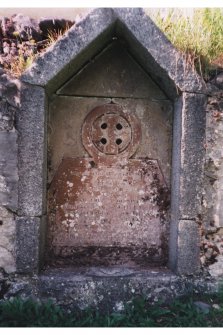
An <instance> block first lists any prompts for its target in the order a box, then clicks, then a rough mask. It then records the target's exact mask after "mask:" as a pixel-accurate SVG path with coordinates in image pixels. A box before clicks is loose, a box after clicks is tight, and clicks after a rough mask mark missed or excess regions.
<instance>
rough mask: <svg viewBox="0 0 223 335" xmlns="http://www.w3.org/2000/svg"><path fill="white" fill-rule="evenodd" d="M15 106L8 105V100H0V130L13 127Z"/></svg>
mask: <svg viewBox="0 0 223 335" xmlns="http://www.w3.org/2000/svg"><path fill="white" fill-rule="evenodd" d="M15 113H16V108H14V107H12V106H10V105H9V104H8V102H6V101H3V100H2V101H1V100H0V131H2V130H7V131H9V130H12V129H13V128H14V118H15Z"/></svg>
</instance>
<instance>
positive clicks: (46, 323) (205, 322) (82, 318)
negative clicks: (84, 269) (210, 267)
mask: <svg viewBox="0 0 223 335" xmlns="http://www.w3.org/2000/svg"><path fill="white" fill-rule="evenodd" d="M204 298H205V301H206V302H208V303H209V304H210V306H212V305H213V303H214V302H215V303H217V304H218V306H219V309H214V308H213V307H211V308H210V311H209V313H208V314H205V313H204V312H202V311H199V310H197V308H196V306H195V305H194V299H196V297H184V298H182V299H178V300H175V301H174V302H173V303H171V304H162V303H157V304H155V305H151V304H149V303H148V302H147V301H146V300H145V299H144V298H141V297H139V298H137V299H135V300H133V302H132V303H129V304H128V305H127V306H126V308H125V310H124V311H123V312H121V313H106V314H100V313H99V312H98V311H95V310H90V309H89V310H85V311H80V310H76V311H74V312H72V313H68V312H65V311H64V310H62V309H61V308H60V307H58V306H56V305H54V304H53V303H52V302H50V301H48V302H47V303H37V302H34V301H32V300H30V299H29V300H21V299H17V298H16V299H14V300H10V301H4V302H2V303H1V304H0V327H223V294H222V293H221V294H218V295H217V296H206V297H203V299H202V300H203V301H204Z"/></svg>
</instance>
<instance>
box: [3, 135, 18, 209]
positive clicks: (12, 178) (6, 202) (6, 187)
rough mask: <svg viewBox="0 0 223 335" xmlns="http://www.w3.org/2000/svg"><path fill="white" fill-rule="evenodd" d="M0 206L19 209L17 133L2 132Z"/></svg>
mask: <svg viewBox="0 0 223 335" xmlns="http://www.w3.org/2000/svg"><path fill="white" fill-rule="evenodd" d="M0 143H1V145H0V204H1V205H3V206H7V207H8V208H10V209H11V210H13V211H16V210H17V207H18V168H17V132H16V131H11V132H8V131H1V132H0Z"/></svg>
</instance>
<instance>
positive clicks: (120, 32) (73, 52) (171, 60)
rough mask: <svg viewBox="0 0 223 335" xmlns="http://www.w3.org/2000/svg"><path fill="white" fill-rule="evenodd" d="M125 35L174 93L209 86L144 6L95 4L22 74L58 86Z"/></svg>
mask: <svg viewBox="0 0 223 335" xmlns="http://www.w3.org/2000/svg"><path fill="white" fill-rule="evenodd" d="M114 38H117V39H120V38H121V39H123V40H125V41H126V43H127V48H128V51H129V52H130V54H131V55H132V56H133V57H134V58H135V59H136V60H137V61H138V63H139V64H140V65H141V66H142V68H143V69H144V70H145V71H146V72H147V73H148V74H149V75H150V76H151V77H152V79H153V80H154V81H155V82H156V84H157V85H158V86H159V87H160V88H161V89H162V90H163V91H164V92H165V93H166V95H167V96H168V97H169V98H171V99H175V97H176V96H177V95H178V93H179V92H181V91H184V92H206V88H205V84H204V82H203V81H202V80H201V78H200V77H199V76H198V74H197V73H195V71H194V70H193V69H192V68H191V67H190V65H189V64H187V63H186V61H185V59H184V58H183V56H182V55H181V54H180V53H179V52H178V51H177V50H176V49H175V48H174V47H173V45H172V44H171V43H170V41H169V40H168V39H167V38H166V37H165V35H164V34H163V33H162V32H161V31H160V30H159V28H158V27H157V26H156V25H155V24H154V23H153V21H152V20H151V19H150V18H149V17H148V16H147V14H146V13H145V12H144V10H143V9H137V8H121V9H109V8H104V9H95V10H93V11H91V12H90V13H89V14H88V15H87V16H86V17H85V18H83V19H82V20H81V21H79V22H78V23H77V24H76V25H74V26H73V27H71V28H70V30H69V31H68V32H67V34H66V35H65V36H64V37H63V38H61V39H60V40H58V41H57V42H56V43H55V44H54V45H52V46H51V47H50V48H49V49H48V51H47V52H46V53H44V54H43V55H41V56H40V57H39V58H38V59H37V60H36V62H34V63H33V65H32V66H31V67H30V68H29V69H28V70H27V71H26V72H25V73H24V74H23V75H22V76H21V80H22V81H24V82H27V83H30V84H33V85H39V86H42V87H46V88H47V90H48V92H49V93H53V92H55V91H56V90H57V89H58V88H59V87H61V85H62V84H63V83H65V82H67V81H68V80H69V79H70V78H71V77H72V76H74V75H75V74H76V73H77V72H78V71H80V69H81V68H82V67H83V66H84V65H85V64H86V62H89V60H90V59H91V58H93V57H95V56H96V55H97V54H98V53H100V52H101V51H102V50H103V49H104V48H105V47H106V46H107V45H108V44H109V43H111V41H112V40H113V39H114Z"/></svg>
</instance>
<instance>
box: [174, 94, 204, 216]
mask: <svg viewBox="0 0 223 335" xmlns="http://www.w3.org/2000/svg"><path fill="white" fill-rule="evenodd" d="M206 100H207V99H206V96H204V95H202V94H190V93H184V94H183V108H182V134H181V153H180V155H181V172H180V203H179V210H180V213H179V216H180V219H195V218H196V217H197V216H198V214H200V213H201V200H202V199H201V197H202V191H203V170H204V161H205V126H206V112H205V107H206Z"/></svg>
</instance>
